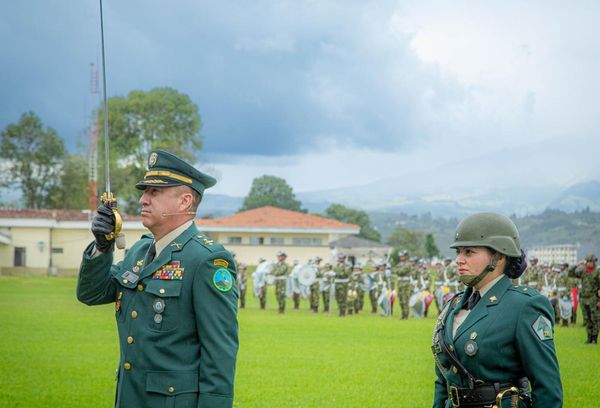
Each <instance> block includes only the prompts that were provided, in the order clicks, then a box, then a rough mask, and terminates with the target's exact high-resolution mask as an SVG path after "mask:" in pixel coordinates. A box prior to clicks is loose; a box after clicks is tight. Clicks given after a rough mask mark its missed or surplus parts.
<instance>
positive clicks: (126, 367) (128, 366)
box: [123, 361, 131, 370]
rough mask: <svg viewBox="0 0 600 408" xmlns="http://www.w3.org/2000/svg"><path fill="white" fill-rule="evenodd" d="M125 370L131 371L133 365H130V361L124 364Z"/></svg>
mask: <svg viewBox="0 0 600 408" xmlns="http://www.w3.org/2000/svg"><path fill="white" fill-rule="evenodd" d="M123 368H124V369H125V370H131V363H130V362H129V361H128V362H126V363H125V364H123Z"/></svg>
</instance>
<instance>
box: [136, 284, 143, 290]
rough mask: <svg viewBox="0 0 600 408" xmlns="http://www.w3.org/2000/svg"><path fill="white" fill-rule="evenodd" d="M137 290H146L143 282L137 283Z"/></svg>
mask: <svg viewBox="0 0 600 408" xmlns="http://www.w3.org/2000/svg"><path fill="white" fill-rule="evenodd" d="M137 290H139V291H140V292H142V291H143V290H144V285H142V284H141V283H140V284H139V285H137Z"/></svg>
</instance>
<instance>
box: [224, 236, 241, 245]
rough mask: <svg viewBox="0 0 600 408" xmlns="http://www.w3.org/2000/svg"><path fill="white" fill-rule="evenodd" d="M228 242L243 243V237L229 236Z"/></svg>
mask: <svg viewBox="0 0 600 408" xmlns="http://www.w3.org/2000/svg"><path fill="white" fill-rule="evenodd" d="M227 243H228V244H241V243H242V237H229V238H227Z"/></svg>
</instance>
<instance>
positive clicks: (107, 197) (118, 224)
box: [100, 0, 125, 249]
mask: <svg viewBox="0 0 600 408" xmlns="http://www.w3.org/2000/svg"><path fill="white" fill-rule="evenodd" d="M100 38H101V41H102V90H103V93H104V167H105V169H106V190H105V191H104V193H102V196H101V197H100V201H102V203H103V204H104V205H106V206H107V207H109V208H110V209H111V210H112V212H113V214H114V216H115V229H114V231H113V232H111V233H110V234H108V235H106V239H107V240H109V241H111V240H113V239H114V240H115V244H116V245H117V248H119V249H124V248H125V235H124V234H123V233H122V232H121V229H122V228H123V218H122V217H121V214H119V210H118V208H117V198H116V197H115V196H114V195H113V193H112V192H111V191H110V162H109V153H108V151H109V150H108V101H107V98H106V63H105V58H104V19H103V16H102V0H100Z"/></svg>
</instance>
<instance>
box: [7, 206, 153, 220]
mask: <svg viewBox="0 0 600 408" xmlns="http://www.w3.org/2000/svg"><path fill="white" fill-rule="evenodd" d="M121 215H122V216H123V220H124V221H138V220H141V219H142V217H140V216H139V215H134V216H132V215H125V214H121ZM89 216H90V214H89V213H87V212H83V211H82V210H51V209H30V208H0V218H8V219H18V218H19V219H42V220H57V221H88V220H89Z"/></svg>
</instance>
